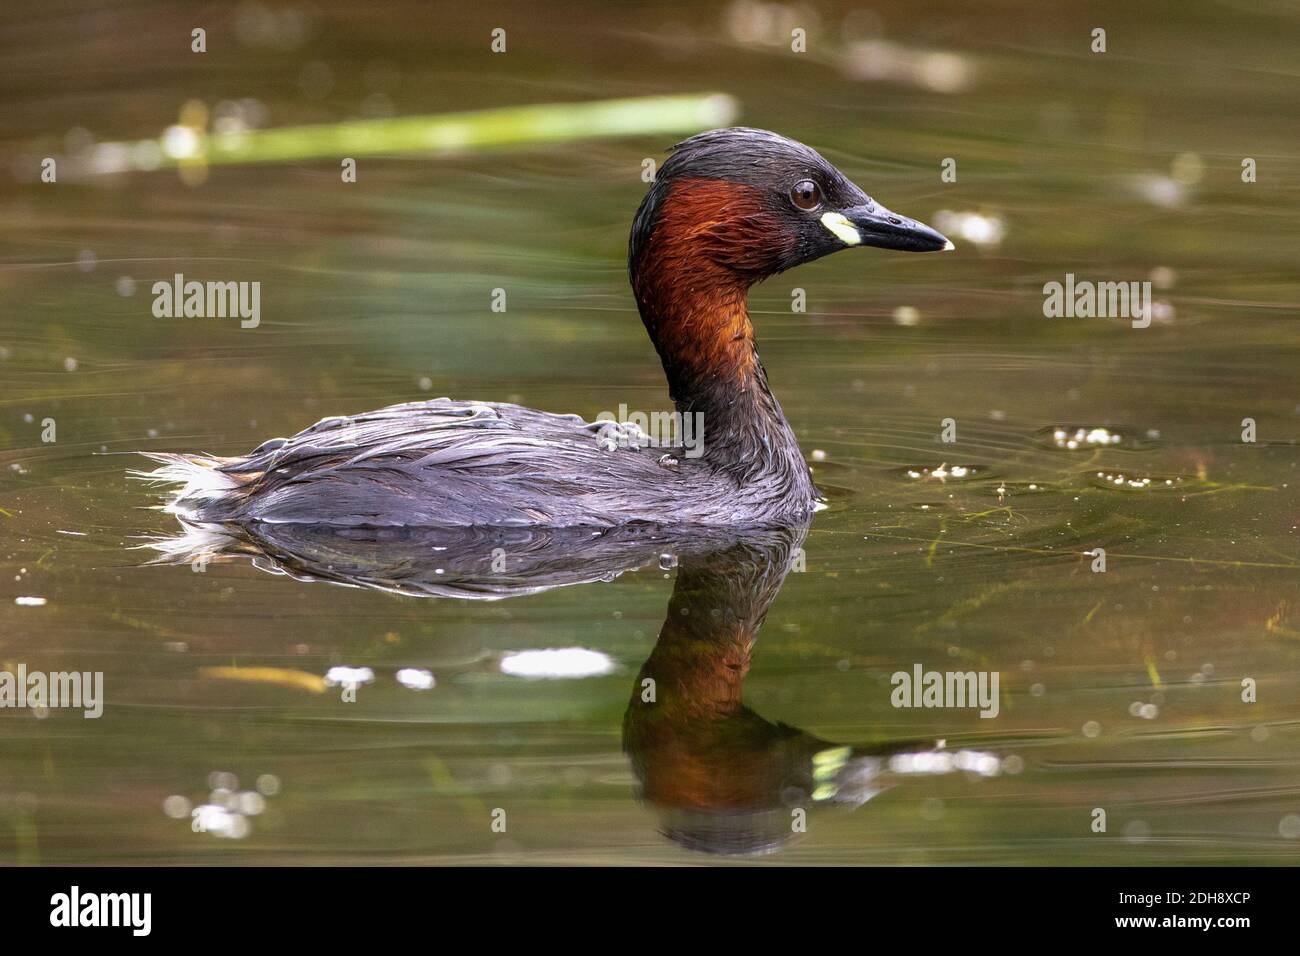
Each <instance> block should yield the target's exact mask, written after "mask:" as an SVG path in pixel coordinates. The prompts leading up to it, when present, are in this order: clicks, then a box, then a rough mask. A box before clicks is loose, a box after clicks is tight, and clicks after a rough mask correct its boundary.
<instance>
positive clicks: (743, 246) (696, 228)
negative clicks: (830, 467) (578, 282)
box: [631, 179, 812, 492]
mask: <svg viewBox="0 0 1300 956" xmlns="http://www.w3.org/2000/svg"><path fill="white" fill-rule="evenodd" d="M784 251H785V250H784V249H783V248H782V239H781V234H780V228H779V225H778V224H777V222H776V221H775V220H774V218H773V217H772V216H771V215H770V213H768V212H767V211H766V210H765V209H764V207H763V204H762V201H761V198H760V196H759V194H758V192H757V190H755V189H753V188H752V187H748V186H743V185H738V184H735V183H728V182H720V181H715V180H700V179H695V180H691V179H688V180H682V181H679V182H676V183H674V184H673V185H672V186H671V188H670V189H669V190H668V192H667V194H666V196H665V197H664V200H663V201H662V202H661V204H660V206H659V208H658V210H657V219H656V222H655V224H654V228H653V231H652V232H651V234H650V236H649V240H648V241H647V242H646V243H645V244H644V246H643V247H642V248H641V249H640V251H639V254H638V256H637V258H636V260H635V261H633V262H632V264H631V265H632V268H631V279H632V289H633V292H634V294H635V296H636V300H637V306H638V307H639V309H640V312H641V320H642V321H643V322H644V323H645V327H646V331H647V332H649V334H650V339H651V341H653V342H654V345H655V348H656V350H657V351H658V352H659V358H660V360H661V361H662V362H663V367H664V374H665V375H666V376H667V378H668V390H669V394H670V395H671V396H672V399H673V401H674V402H675V403H676V406H677V410H678V411H679V412H682V413H683V414H687V413H699V414H701V415H702V416H703V423H704V449H705V450H704V459H705V460H706V461H707V462H709V463H710V464H712V465H713V466H715V467H718V468H720V469H723V470H726V471H728V472H730V473H732V474H734V475H735V476H736V477H737V479H738V480H744V479H751V478H754V477H755V476H757V475H758V474H760V473H762V472H764V471H771V470H773V469H776V470H779V471H781V472H783V473H784V476H785V477H786V478H787V479H789V480H790V481H791V482H792V483H794V484H806V486H807V489H806V490H808V491H809V492H811V488H812V484H811V479H809V478H808V475H807V467H806V466H805V465H804V463H803V458H802V455H801V454H800V452H799V447H798V443H797V442H796V441H795V438H794V434H793V432H792V431H791V429H790V426H789V424H788V423H787V422H786V420H785V416H784V414H782V412H781V406H780V405H779V404H778V402H777V401H776V398H775V397H774V396H773V395H772V393H771V391H770V390H769V389H768V385H767V373H766V371H765V370H764V369H763V364H762V362H761V361H759V357H758V351H757V347H756V345H755V343H754V328H753V326H752V325H751V324H750V321H749V310H748V308H747V306H746V297H747V296H748V293H749V289H750V287H751V286H752V285H753V284H754V283H756V282H758V281H761V280H762V279H764V278H766V277H767V276H768V275H770V274H771V273H772V272H773V271H775V269H774V267H773V266H772V265H771V263H772V262H775V261H777V260H779V258H780V256H781V254H782V253H783V252H784ZM801 490H803V489H801Z"/></svg>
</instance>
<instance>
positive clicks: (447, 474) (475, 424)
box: [173, 399, 682, 527]
mask: <svg viewBox="0 0 1300 956" xmlns="http://www.w3.org/2000/svg"><path fill="white" fill-rule="evenodd" d="M606 424H607V423H605V422H594V423H589V422H585V421H583V419H581V418H580V417H579V416H577V415H555V414H551V413H548V412H540V411H536V410H534V409H530V408H523V407H521V406H518V405H509V404H498V403H489V402H466V401H452V400H450V399H435V400H433V401H427V402H409V403H406V404H402V405H393V406H389V407H387V408H381V409H378V410H376V411H373V412H367V413H364V414H361V415H354V416H347V417H338V418H327V419H324V420H322V421H320V422H317V423H316V424H315V425H313V426H311V427H310V428H308V429H306V430H305V431H302V432H300V433H299V434H297V435H295V436H293V437H292V438H289V439H272V440H271V441H269V442H266V443H264V444H263V445H261V446H260V447H258V448H257V449H255V450H254V451H253V452H252V453H251V454H250V455H249V456H247V457H246V458H239V459H234V460H228V461H225V462H222V463H220V464H219V465H218V466H217V467H216V468H215V471H217V472H219V473H220V475H222V476H224V477H225V478H227V479H229V480H230V481H231V483H232V485H233V487H232V488H231V490H230V491H229V492H228V493H225V494H218V495H209V496H208V497H205V498H203V499H202V500H200V501H197V502H195V503H194V506H193V507H192V508H191V509H190V510H189V512H188V515H187V516H188V517H191V518H193V519H196V520H200V521H266V522H286V523H303V524H322V525H338V526H388V525H438V526H446V527H468V526H476V525H499V526H521V525H538V524H548V525H555V526H565V525H593V526H597V527H599V526H602V525H612V524H617V523H622V522H624V521H628V520H639V519H640V516H641V515H646V516H653V515H655V514H656V513H658V514H659V515H661V516H662V515H663V514H665V513H666V511H667V507H668V505H669V504H671V503H673V501H674V499H676V498H677V497H678V496H679V495H680V494H681V493H682V489H681V488H680V487H674V486H675V485H677V484H679V480H678V479H679V476H677V475H675V474H674V473H673V472H671V471H670V470H668V469H665V468H663V467H661V466H660V465H659V464H658V459H659V457H660V453H659V452H658V450H656V449H642V450H637V449H634V448H626V447H617V448H610V447H608V445H605V446H602V444H601V442H600V440H599V437H600V436H599V432H600V430H601V429H602V428H603V427H604V426H605V425H606ZM632 489H635V492H633V491H631V490H632ZM173 510H177V511H179V512H180V513H182V514H186V512H185V510H184V509H183V508H175V509H173ZM645 520H654V518H653V517H648V518H646V519H645Z"/></svg>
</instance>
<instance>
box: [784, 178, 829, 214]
mask: <svg viewBox="0 0 1300 956" xmlns="http://www.w3.org/2000/svg"><path fill="white" fill-rule="evenodd" d="M790 201H791V202H792V203H794V204H795V205H796V206H798V207H799V208H800V209H816V208H817V207H818V206H820V205H821V204H822V191H821V187H820V186H818V185H817V184H816V183H815V182H813V181H812V180H811V179H802V180H800V181H799V182H797V183H795V184H794V186H793V187H792V188H791V189H790Z"/></svg>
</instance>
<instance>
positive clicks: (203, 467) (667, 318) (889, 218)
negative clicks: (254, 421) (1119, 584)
mask: <svg viewBox="0 0 1300 956" xmlns="http://www.w3.org/2000/svg"><path fill="white" fill-rule="evenodd" d="M849 246H878V247H880V248H883V249H898V250H903V251H908V252H936V251H940V250H944V249H951V248H952V243H950V242H949V241H948V240H947V239H945V238H944V237H943V236H941V235H940V234H939V233H938V232H936V231H935V230H933V229H931V228H929V227H928V226H926V225H923V224H922V223H919V222H916V221H914V220H911V219H906V218H904V217H902V216H898V215H895V214H894V213H892V212H890V211H889V210H888V209H885V208H884V207H883V206H881V205H879V204H878V203H876V202H874V201H873V200H872V199H871V198H870V197H869V196H867V195H866V194H865V193H864V192H863V191H862V190H861V189H859V188H858V187H857V186H855V185H853V183H851V182H849V181H848V180H847V179H846V178H845V177H844V176H843V175H842V174H841V173H840V172H839V171H838V170H837V169H835V167H834V166H832V165H831V164H830V163H828V162H827V161H826V160H825V159H823V158H822V157H821V156H820V155H819V154H818V153H817V152H816V151H814V150H812V149H810V148H809V147H807V146H804V145H803V144H802V143H797V142H795V141H793V140H790V139H786V138H785V137H783V136H778V135H776V134H775V133H769V132H766V131H763V130H756V129H746V128H734V129H721V130H713V131H711V132H708V133H701V134H700V135H698V136H693V137H691V138H690V139H688V140H686V141H685V142H683V143H680V144H679V145H678V146H676V147H675V148H674V151H673V152H672V154H671V155H670V156H669V158H668V159H667V160H666V161H665V162H664V164H663V167H662V169H661V170H660V171H659V174H658V176H657V177H656V178H655V181H654V184H653V186H651V188H650V191H649V192H648V193H647V194H646V196H645V198H644V200H642V202H641V207H640V209H638V210H637V214H636V218H635V220H634V221H633V224H632V235H631V239H630V241H629V244H628V274H629V278H630V279H631V283H632V291H633V293H634V295H635V297H636V302H637V307H638V308H639V310H640V312H641V319H642V321H643V322H644V323H645V327H646V330H647V331H648V332H649V333H650V339H651V341H653V342H654V345H655V348H656V349H657V350H658V352H659V357H660V359H661V360H662V362H663V367H664V373H665V374H666V376H667V379H668V388H669V393H670V395H671V397H672V399H673V401H674V402H675V404H676V407H677V411H678V413H680V414H681V415H690V416H692V420H697V421H701V422H702V423H703V426H704V433H703V440H702V453H701V454H700V455H699V456H698V457H690V456H688V455H685V454H680V453H677V454H674V453H673V449H666V448H656V449H640V448H637V447H624V446H626V444H627V443H625V442H623V443H614V442H609V441H605V440H599V439H600V438H601V436H602V435H603V434H605V430H606V428H607V425H608V423H606V422H590V423H589V422H585V421H583V420H582V419H581V418H579V417H578V416H576V415H555V414H551V413H548V412H539V411H535V410H533V409H529V408H522V407H520V406H518V405H508V404H500V403H496V402H462V401H452V400H450V399H445V398H442V399H436V400H434V401H429V402H409V403H407V404H403V405H393V406H390V407H388V408H382V409H380V410H378V411H374V412H367V413H365V414H361V415H354V416H350V417H339V418H327V419H324V420H323V421H320V422H317V423H316V424H315V425H313V426H311V427H310V428H308V429H306V430H305V431H303V432H300V433H298V434H297V435H295V436H294V437H292V438H288V439H285V438H275V439H272V440H270V441H268V442H265V443H263V444H262V445H260V446H259V447H257V448H256V449H254V450H253V451H252V452H251V453H250V454H249V455H247V456H244V457H238V458H214V457H211V456H207V455H173V454H151V455H150V456H149V457H151V458H153V459H155V460H156V461H159V462H161V463H162V465H163V467H161V468H158V469H156V470H155V471H152V472H148V473H145V474H144V475H143V476H142V477H145V478H148V479H150V480H154V481H159V482H166V483H179V484H181V485H182V487H181V489H180V490H179V491H177V492H176V493H175V494H174V496H173V497H172V500H171V503H170V504H169V505H168V510H169V511H171V512H173V513H175V514H178V515H180V516H182V517H183V518H184V519H186V520H189V521H197V522H204V523H208V522H211V523H262V522H267V523H292V524H312V525H329V526H335V527H393V526H442V527H476V526H496V527H502V526H506V527H510V526H547V527H595V528H604V527H611V526H617V525H624V524H630V523H634V522H647V523H651V524H657V525H708V526H719V525H725V526H732V527H735V526H753V527H759V526H779V525H788V524H794V523H799V522H802V521H805V520H806V519H807V518H808V516H809V515H810V514H811V512H812V511H813V509H814V506H815V503H816V499H817V492H816V489H815V488H814V486H813V482H812V477H811V475H810V474H809V471H808V466H807V464H806V463H805V462H804V458H803V455H802V454H801V453H800V451H799V445H798V442H797V441H796V440H795V437H794V433H793V432H792V430H791V428H790V425H789V423H788V422H787V421H786V419H785V416H784V415H783V414H782V412H781V406H780V405H779V404H778V403H777V400H776V398H775V397H774V396H773V395H772V393H771V391H770V390H769V389H768V385H767V374H766V372H765V371H764V369H763V365H762V363H761V362H760V361H759V358H758V352H757V349H756V346H755V342H754V330H753V327H752V326H751V325H750V322H749V315H748V311H747V309H746V303H745V300H746V295H747V293H748V290H749V288H750V286H752V285H754V284H755V283H757V282H760V281H762V280H763V279H766V278H768V277H769V276H773V275H776V274H777V273H780V272H783V271H785V270H786V269H789V268H792V267H794V266H797V265H800V264H801V263H805V262H811V261H812V260H814V259H818V258H820V257H821V256H824V255H828V254H830V253H832V252H837V251H839V250H840V249H844V248H847V247H849ZM633 444H634V445H635V442H633ZM612 445H613V446H615V447H611V446H612Z"/></svg>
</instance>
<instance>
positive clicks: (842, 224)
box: [821, 212, 862, 246]
mask: <svg viewBox="0 0 1300 956" xmlns="http://www.w3.org/2000/svg"><path fill="white" fill-rule="evenodd" d="M821 223H822V225H823V226H825V227H826V228H827V229H829V230H830V231H831V233H832V234H833V235H834V236H835V238H836V239H838V240H839V241H840V242H842V243H844V244H845V245H846V246H856V245H857V244H858V243H860V242H861V241H862V236H861V235H860V234H859V233H858V230H857V229H856V228H855V227H854V225H853V223H851V222H849V221H848V220H847V219H845V218H844V215H843V214H842V213H838V212H828V213H827V214H826V215H824V216H822V218H821Z"/></svg>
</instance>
